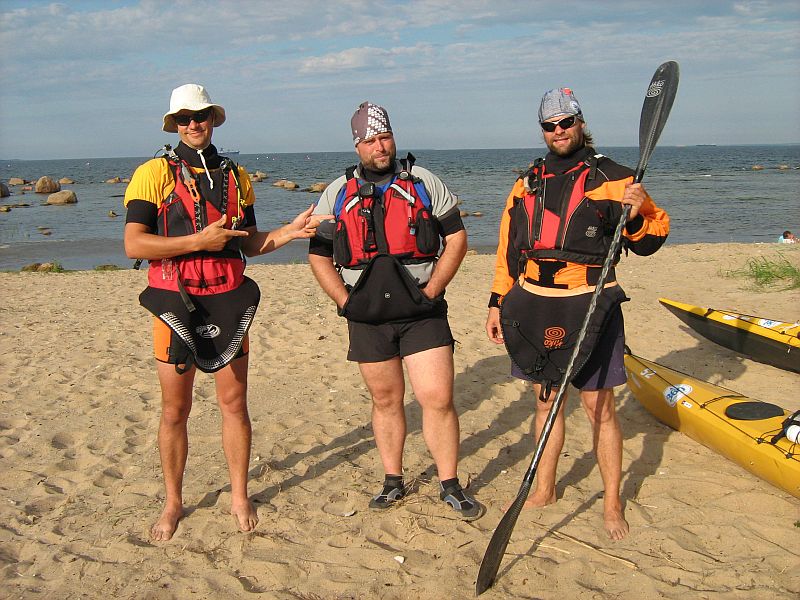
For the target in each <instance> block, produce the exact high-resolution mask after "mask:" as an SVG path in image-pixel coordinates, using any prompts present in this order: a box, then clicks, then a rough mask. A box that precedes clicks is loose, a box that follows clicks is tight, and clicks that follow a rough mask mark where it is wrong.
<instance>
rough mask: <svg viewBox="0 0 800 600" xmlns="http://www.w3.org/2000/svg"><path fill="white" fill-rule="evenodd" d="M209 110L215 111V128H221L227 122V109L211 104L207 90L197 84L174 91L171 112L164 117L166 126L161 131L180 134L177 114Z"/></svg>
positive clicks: (170, 106)
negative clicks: (176, 119)
mask: <svg viewBox="0 0 800 600" xmlns="http://www.w3.org/2000/svg"><path fill="white" fill-rule="evenodd" d="M207 108H213V109H214V127H219V126H220V125H222V124H223V123H224V122H225V109H224V108H222V107H221V106H220V105H219V104H214V103H213V102H211V97H210V96H209V95H208V92H207V91H206V88H204V87H203V86H202V85H198V84H196V83H187V84H185V85H182V86H180V87H176V88H175V89H174V90H172V96H170V99H169V112H168V113H167V114H165V115H164V125H163V126H162V128H161V129H163V130H164V131H168V132H170V133H178V127H177V126H176V125H175V113H178V112H180V111H182V110H191V111H194V112H201V111H204V110H205V109H207Z"/></svg>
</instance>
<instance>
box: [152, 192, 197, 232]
mask: <svg viewBox="0 0 800 600" xmlns="http://www.w3.org/2000/svg"><path fill="white" fill-rule="evenodd" d="M158 212H159V218H158V235H164V236H170V237H176V236H181V235H191V234H193V233H194V217H192V216H190V215H189V212H188V211H187V210H186V207H185V206H184V204H183V202H181V200H180V198H178V197H177V196H175V195H172V196H171V197H170V199H169V200H167V201H166V202H164V203H162V204H161V206H160V207H159V211H158Z"/></svg>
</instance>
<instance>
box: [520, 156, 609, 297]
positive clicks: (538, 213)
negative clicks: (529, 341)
mask: <svg viewBox="0 0 800 600" xmlns="http://www.w3.org/2000/svg"><path fill="white" fill-rule="evenodd" d="M602 158H603V156H602V155H600V154H590V155H589V156H588V157H587V158H586V159H585V160H583V161H581V162H580V163H578V164H577V165H575V166H574V167H572V168H571V169H569V170H568V171H566V172H565V173H548V172H547V171H546V169H545V162H544V160H542V159H541V158H540V159H537V160H536V161H535V162H534V163H533V165H532V166H531V167H530V169H528V171H527V172H526V173H525V174H524V175H522V178H523V181H524V184H525V186H524V189H525V193H524V194H523V195H522V196H521V197H519V198H514V205H513V207H512V208H511V214H510V217H511V221H512V227H511V231H512V232H513V233H512V239H510V240H509V241H510V243H512V244H513V246H514V248H515V249H516V251H517V252H518V253H519V264H518V265H517V268H518V271H517V273H516V274H515V276H518V275H519V274H522V273H525V265H526V263H527V261H528V260H533V261H535V262H536V263H537V265H539V267H540V269H539V270H540V273H541V276H542V277H541V279H540V280H537V281H536V283H537V284H539V285H552V286H553V287H566V286H562V285H556V284H548V280H549V279H552V277H553V274H554V273H555V272H557V271H558V270H559V269H561V268H563V267H564V266H565V265H566V264H567V263H576V264H579V265H586V283H588V284H590V285H591V284H593V280H596V275H599V271H600V270H601V268H602V264H603V261H604V259H605V258H606V256H607V255H608V250H609V248H610V245H611V236H612V235H613V232H614V228H615V226H616V220H615V219H614V218H613V215H612V214H610V213H609V212H608V207H607V206H601V205H599V204H598V203H596V202H594V201H592V200H589V199H588V198H587V197H586V189H587V186H591V185H592V181H593V180H594V178H595V174H596V172H597V164H598V161H599V160H601V159H602ZM550 182H553V183H555V182H557V184H558V185H555V186H552V187H556V188H557V189H558V190H559V192H558V194H559V197H558V198H555V199H553V198H549V199H548V201H547V203H546V202H545V199H546V197H547V193H548V192H547V190H548V183H550ZM609 280H610V281H613V280H614V274H613V270H612V272H611V275H610V278H609Z"/></svg>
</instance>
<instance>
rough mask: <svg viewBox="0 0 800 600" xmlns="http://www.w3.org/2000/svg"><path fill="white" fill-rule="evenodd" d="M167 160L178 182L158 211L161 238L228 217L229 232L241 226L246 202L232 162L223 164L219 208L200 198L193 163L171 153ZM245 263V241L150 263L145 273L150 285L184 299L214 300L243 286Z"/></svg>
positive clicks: (170, 151) (233, 240) (225, 161)
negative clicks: (202, 297) (198, 296)
mask: <svg viewBox="0 0 800 600" xmlns="http://www.w3.org/2000/svg"><path fill="white" fill-rule="evenodd" d="M164 159H165V160H166V161H167V163H168V164H169V169H170V170H171V171H172V174H173V177H174V180H175V189H174V190H173V192H172V194H170V196H169V198H168V199H166V200H165V201H164V202H162V203H161V206H160V207H159V209H158V235H164V236H169V237H173V236H182V235H191V234H193V233H196V232H198V231H201V230H203V229H204V228H205V227H206V226H207V225H208V224H209V223H213V222H215V221H218V220H219V219H220V218H221V217H222V215H223V214H224V215H225V216H226V217H227V219H226V224H225V227H227V228H236V227H242V225H243V217H244V212H243V209H242V206H243V200H242V198H241V190H240V185H239V180H238V169H237V167H236V165H235V164H234V163H233V162H231V161H230V160H228V159H223V162H222V164H221V165H220V171H221V174H222V178H221V179H222V181H221V186H220V188H221V189H220V193H219V196H218V198H217V203H216V204H215V203H214V201H211V200H206V199H205V198H203V197H202V195H201V193H200V189H199V186H198V182H197V174H196V173H194V171H192V169H191V167H190V166H189V164H188V163H187V162H186V161H184V160H182V159H180V158H179V157H178V156H177V154H175V152H174V151H173V150H169V151H168V153H167V155H166V156H164ZM244 267H245V261H244V258H243V256H242V253H241V238H239V237H235V238H232V239H231V240H230V241H229V242H228V244H227V245H226V246H225V248H224V249H223V250H221V251H219V252H195V253H192V254H186V255H183V256H176V257H173V258H164V259H160V260H151V261H150V269H149V271H148V274H147V279H148V283H149V284H150V286H152V287H154V288H159V289H166V290H171V291H175V292H179V293H181V295H182V296H183V295H185V294H186V293H189V294H194V295H201V296H202V295H212V294H219V293H221V292H227V291H229V290H232V289H235V288H237V287H239V286H240V285H241V283H242V281H243V279H244Z"/></svg>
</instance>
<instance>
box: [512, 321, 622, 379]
mask: <svg viewBox="0 0 800 600" xmlns="http://www.w3.org/2000/svg"><path fill="white" fill-rule="evenodd" d="M511 375H513V376H514V377H516V378H518V379H525V380H527V381H531V379H530V377H527V376H526V375H525V374H524V373H523V372H522V371H521V370H520V369H518V368H517V367H516V366H514V364H513V363H512V365H511ZM627 381H628V375H627V374H626V373H625V321H624V320H623V318H622V309H621V308H619V307H617V309H616V310H615V311H614V312H613V313H611V314H610V315H609V317H608V323H607V324H606V328H605V330H604V331H603V333H602V335H601V336H600V338H599V339H598V340H597V345H596V346H595V347H594V350H593V351H592V353H591V354H590V355H589V358H588V359H586V364H584V365H583V368H582V369H581V370H580V371H578V373H576V374H575V376H574V377H573V378H572V381H571V383H572V385H573V386H575V387H576V388H578V389H579V390H587V391H590V390H602V389H605V388H613V387H616V386H618V385H624V384H625V383H626V382H627Z"/></svg>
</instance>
